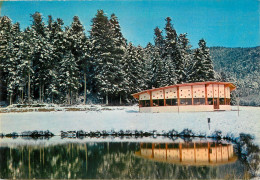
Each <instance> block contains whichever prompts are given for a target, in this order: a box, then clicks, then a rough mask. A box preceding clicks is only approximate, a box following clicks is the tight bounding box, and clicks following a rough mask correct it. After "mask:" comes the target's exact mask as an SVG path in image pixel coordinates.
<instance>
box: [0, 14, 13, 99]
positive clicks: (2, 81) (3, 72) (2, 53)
mask: <svg viewBox="0 0 260 180" xmlns="http://www.w3.org/2000/svg"><path fill="white" fill-rule="evenodd" d="M11 27H12V23H11V19H10V18H8V17H7V16H3V17H0V77H1V78H0V93H1V94H0V101H2V100H6V96H5V94H6V93H7V92H6V90H7V88H6V87H7V77H8V68H7V66H8V61H9V59H10V56H11V54H10V51H9V50H10V49H9V46H10V41H11Z"/></svg>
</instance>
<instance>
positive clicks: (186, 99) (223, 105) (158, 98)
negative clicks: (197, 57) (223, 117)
mask: <svg viewBox="0 0 260 180" xmlns="http://www.w3.org/2000/svg"><path fill="white" fill-rule="evenodd" d="M235 88H236V87H235V85H234V84H232V83H228V82H211V81H210V82H196V83H186V84H176V85H171V86H166V87H160V88H154V89H148V90H145V91H142V92H138V93H135V94H133V96H134V98H136V99H138V100H139V107H140V109H139V110H140V112H176V111H177V112H178V111H180V112H181V111H214V110H231V106H230V92H231V91H233V90H235Z"/></svg>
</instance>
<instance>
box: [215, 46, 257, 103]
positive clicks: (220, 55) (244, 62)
mask: <svg viewBox="0 0 260 180" xmlns="http://www.w3.org/2000/svg"><path fill="white" fill-rule="evenodd" d="M210 53H211V57H212V60H213V63H214V69H215V70H216V71H217V72H218V73H219V75H220V78H221V80H224V81H232V82H234V83H235V84H236V86H237V91H236V94H233V95H236V96H237V97H238V96H239V97H240V98H239V99H240V104H241V105H252V106H260V93H259V92H260V46H258V47H252V48H226V47H211V48H210Z"/></svg>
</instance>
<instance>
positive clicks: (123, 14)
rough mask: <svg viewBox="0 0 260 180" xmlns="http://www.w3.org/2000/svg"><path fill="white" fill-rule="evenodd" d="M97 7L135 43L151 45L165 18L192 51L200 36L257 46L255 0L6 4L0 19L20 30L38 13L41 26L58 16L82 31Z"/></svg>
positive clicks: (259, 20) (259, 28)
mask: <svg viewBox="0 0 260 180" xmlns="http://www.w3.org/2000/svg"><path fill="white" fill-rule="evenodd" d="M98 9H103V10H104V11H105V13H106V14H107V15H108V16H110V15H111V14H112V13H115V14H116V16H117V17H118V18H119V22H120V25H121V29H122V32H123V35H124V36H125V37H126V39H127V40H128V42H133V43H134V44H135V45H138V44H140V45H142V46H146V44H147V43H148V42H153V36H154V34H153V30H154V28H155V27H156V26H158V27H159V28H160V29H163V28H164V26H165V18H166V17H168V16H169V17H171V18H172V20H173V25H174V28H175V29H176V31H177V33H178V34H180V33H188V38H189V39H190V44H191V45H192V46H193V48H195V47H197V43H198V41H199V39H201V38H204V39H205V40H206V42H207V45H208V46H225V47H254V46H259V45H260V1H259V0H172V1H170V0H168V1H155V0H132V1H127V0H123V1H120V0H116V1H94V0H93V1H22V2H20V1H19V2H10V1H8V2H3V4H2V8H1V16H3V15H7V16H9V17H10V18H11V19H12V20H13V22H20V24H21V27H22V28H25V27H26V26H28V25H30V24H31V18H30V14H33V13H34V12H36V11H38V12H40V13H42V15H43V16H44V17H45V19H44V20H45V22H46V21H47V17H48V15H52V16H53V18H62V19H63V20H64V22H65V25H70V23H71V22H72V17H73V16H74V15H77V16H79V17H80V20H81V22H82V23H83V25H84V27H85V29H86V30H87V31H88V30H90V28H91V19H92V18H93V17H94V16H95V14H96V11H97V10H98Z"/></svg>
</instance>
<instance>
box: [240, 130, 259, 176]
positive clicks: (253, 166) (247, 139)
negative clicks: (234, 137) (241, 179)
mask: <svg viewBox="0 0 260 180" xmlns="http://www.w3.org/2000/svg"><path fill="white" fill-rule="evenodd" d="M239 139H240V141H239V142H238V143H237V151H238V155H239V159H240V160H241V161H242V162H243V164H244V165H245V167H246V171H247V172H248V173H249V175H250V176H251V177H255V176H260V174H257V173H259V170H260V149H259V147H258V146H257V145H255V144H254V143H253V139H254V138H253V137H252V136H251V135H249V134H243V133H241V134H240V138H239Z"/></svg>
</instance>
